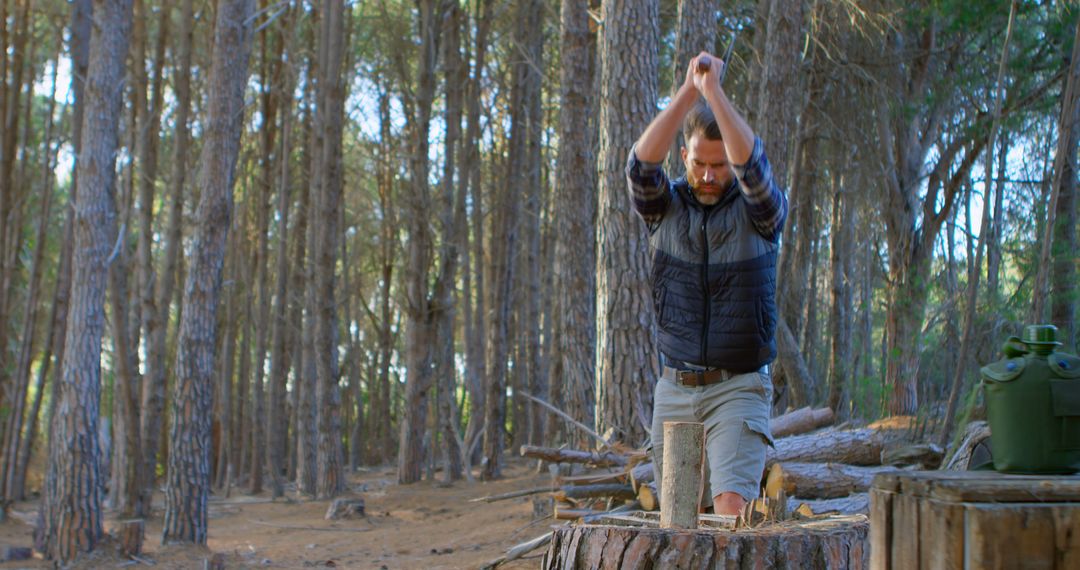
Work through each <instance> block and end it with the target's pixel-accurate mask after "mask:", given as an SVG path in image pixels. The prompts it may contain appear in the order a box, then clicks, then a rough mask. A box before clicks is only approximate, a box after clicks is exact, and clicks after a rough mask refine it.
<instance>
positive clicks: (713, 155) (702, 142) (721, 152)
mask: <svg viewBox="0 0 1080 570" xmlns="http://www.w3.org/2000/svg"><path fill="white" fill-rule="evenodd" d="M682 158H683V162H684V163H685V164H686V181H687V182H689V183H690V188H691V189H692V190H693V192H694V196H695V197H696V198H697V199H698V202H701V203H702V204H704V205H706V206H711V205H713V204H715V203H717V202H719V201H720V197H721V196H723V195H724V191H725V190H727V189H728V187H729V186H731V182H732V180H733V179H734V176H735V175H734V173H732V172H731V165H730V164H729V163H728V158H727V150H726V149H725V148H724V141H714V140H711V139H708V138H706V137H705V136H704V135H703V134H700V133H699V134H695V135H694V136H692V137H690V140H688V141H686V146H684V147H683V149H682Z"/></svg>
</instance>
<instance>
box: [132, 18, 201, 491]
mask: <svg viewBox="0 0 1080 570" xmlns="http://www.w3.org/2000/svg"><path fill="white" fill-rule="evenodd" d="M192 4H193V0H183V1H182V2H181V4H180V33H179V38H180V46H179V55H178V61H177V67H176V70H175V80H174V82H175V85H174V86H173V89H174V91H175V97H176V115H175V118H174V119H173V121H174V124H175V128H174V133H173V145H174V146H173V156H172V162H173V165H172V166H173V171H172V176H171V184H170V188H169V221H168V226H167V229H166V231H165V245H164V252H163V254H162V261H161V271H160V272H159V273H158V274H157V276H156V278H155V281H156V290H155V296H156V299H155V309H154V311H153V312H152V313H151V314H150V315H145V313H144V316H147V317H148V318H152V319H154V320H155V321H156V326H150V324H149V323H147V324H146V325H145V328H146V332H145V334H146V339H147V358H146V363H147V371H146V374H145V375H144V376H143V389H142V414H141V421H142V424H141V425H142V427H141V431H142V434H143V442H142V443H143V449H142V454H141V457H142V460H143V468H142V473H143V481H142V488H143V493H144V494H145V495H147V496H150V495H152V493H153V488H154V481H155V479H156V470H157V469H156V468H157V455H158V454H157V450H158V448H159V446H160V445H161V441H162V437H161V432H162V413H163V411H164V408H165V383H166V370H165V366H164V364H163V363H164V362H166V361H167V360H168V358H167V356H166V352H167V346H166V339H167V335H168V324H169V320H168V315H169V308H170V306H171V305H172V301H173V294H174V289H175V285H176V282H177V274H178V270H177V258H178V257H179V254H180V247H181V243H180V239H181V223H182V221H183V210H184V188H185V184H186V180H187V171H188V165H187V163H188V146H189V142H190V135H189V126H188V121H189V117H190V114H191V46H192V35H193V22H194V8H193V6H192ZM144 500H148V499H144ZM147 504H149V502H147Z"/></svg>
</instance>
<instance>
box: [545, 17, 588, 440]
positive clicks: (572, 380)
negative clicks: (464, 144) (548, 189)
mask: <svg viewBox="0 0 1080 570" xmlns="http://www.w3.org/2000/svg"><path fill="white" fill-rule="evenodd" d="M588 9H589V1H588V0H563V2H562V10H561V16H560V18H561V26H562V31H561V47H560V50H561V51H560V59H561V61H562V70H561V71H560V76H559V86H560V101H559V148H558V154H557V162H556V166H555V168H556V185H555V196H554V198H553V202H554V204H555V208H556V213H555V215H554V217H555V224H556V230H555V258H554V260H553V262H554V270H555V290H556V291H559V294H558V295H557V296H556V298H555V304H556V308H555V311H554V316H555V320H556V324H555V338H556V340H555V343H554V345H555V346H556V347H557V348H556V352H557V355H556V357H555V366H554V368H553V369H552V373H551V383H550V384H549V386H548V390H549V393H548V396H547V401H549V402H552V403H554V404H555V405H560V404H562V405H561V406H560V407H562V408H563V409H565V410H566V412H567V413H569V414H570V416H571V417H573V418H574V419H576V420H577V421H579V422H581V423H583V424H586V425H594V424H595V416H594V408H595V401H596V388H595V386H594V383H593V378H595V376H594V375H595V351H596V226H595V223H594V218H595V216H596V200H595V198H593V197H592V196H593V194H592V189H593V188H594V187H595V180H596V169H595V168H593V166H592V165H593V164H594V162H593V161H594V155H593V152H594V151H593V148H594V143H595V141H596V122H595V121H596V120H595V118H594V117H595V109H596V106H595V99H594V98H593V97H591V96H590V94H591V93H592V88H593V83H594V78H595V75H596V74H595V67H596V66H595V62H596V36H595V35H594V34H592V33H590V31H589V14H588ZM568 435H569V434H568ZM584 438H585V436H584V435H580V434H575V435H574V436H571V437H568V438H567V439H568V440H569V441H575V440H576V445H577V446H578V447H583V446H585V445H587V444H588V442H587V441H586V440H585V439H584Z"/></svg>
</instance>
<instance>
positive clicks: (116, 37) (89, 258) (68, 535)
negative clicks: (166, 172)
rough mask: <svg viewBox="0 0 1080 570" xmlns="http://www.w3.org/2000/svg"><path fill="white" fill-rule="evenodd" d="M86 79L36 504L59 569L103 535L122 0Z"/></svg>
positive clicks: (104, 17)
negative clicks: (62, 322)
mask: <svg viewBox="0 0 1080 570" xmlns="http://www.w3.org/2000/svg"><path fill="white" fill-rule="evenodd" d="M95 12H96V13H95V16H94V18H95V20H96V21H97V22H98V25H97V26H96V27H94V29H93V34H92V36H91V39H90V53H91V54H92V57H91V60H90V64H89V69H88V71H87V75H86V78H87V79H86V81H87V84H86V92H85V95H86V97H87V101H86V110H87V112H86V113H85V115H84V117H83V118H84V124H83V127H82V129H83V130H82V133H83V134H84V135H86V136H87V138H86V140H87V142H88V143H90V144H86V145H83V147H82V149H81V155H80V159H81V160H79V162H78V165H77V168H78V172H79V183H80V185H81V186H82V188H81V192H80V195H79V197H78V198H77V199H76V202H75V232H74V255H73V257H72V273H73V281H72V290H71V300H72V307H71V311H70V312H69V313H68V325H67V331H66V337H67V340H66V345H67V346H68V348H69V350H67V351H66V352H65V354H64V361H63V373H62V377H61V379H60V382H59V390H58V392H59V393H58V403H57V410H58V411H59V412H60V413H58V414H57V415H55V416H54V417H53V423H52V429H51V434H50V441H49V467H48V469H49V471H50V474H49V475H48V476H46V488H45V499H44V504H43V506H42V512H43V513H45V516H44V523H45V524H44V528H43V529H42V533H41V534H42V538H43V540H42V542H43V543H44V546H45V554H46V556H47V557H48V558H50V559H53V560H57V561H58V562H59V563H61V564H66V563H68V562H70V561H71V560H73V559H74V558H75V556H76V555H77V554H78V553H80V552H90V551H92V550H94V548H95V547H96V546H97V543H98V542H99V540H100V539H101V495H100V480H99V476H100V475H99V468H98V439H97V432H98V407H99V405H100V399H101V391H100V390H101V388H100V382H101V365H100V358H101V338H102V333H103V329H104V317H105V315H104V312H105V311H104V305H105V281H106V277H107V271H108V257H109V251H110V249H111V247H112V244H113V242H114V240H115V237H116V236H115V233H116V231H115V223H116V222H115V217H116V213H115V205H114V203H113V192H114V189H113V183H114V178H115V171H114V168H115V157H116V146H117V130H118V126H119V125H118V123H119V117H120V108H121V104H122V100H123V84H124V81H123V77H124V61H125V58H126V57H127V51H128V39H129V34H130V30H131V17H132V15H131V1H130V0H111V1H106V0H99V2H98V3H97V6H96V10H95Z"/></svg>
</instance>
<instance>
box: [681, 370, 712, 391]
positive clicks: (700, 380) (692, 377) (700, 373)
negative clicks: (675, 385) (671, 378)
mask: <svg viewBox="0 0 1080 570" xmlns="http://www.w3.org/2000/svg"><path fill="white" fill-rule="evenodd" d="M676 376H677V377H678V379H679V383H680V384H682V385H683V386H692V387H695V388H696V387H698V386H704V385H705V371H704V370H679V371H678V372H677V373H676Z"/></svg>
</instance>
